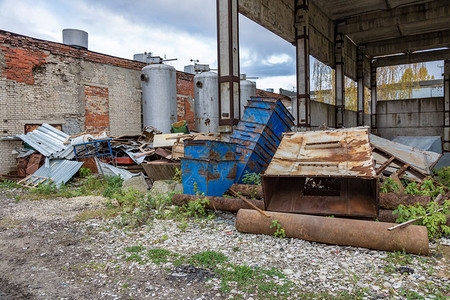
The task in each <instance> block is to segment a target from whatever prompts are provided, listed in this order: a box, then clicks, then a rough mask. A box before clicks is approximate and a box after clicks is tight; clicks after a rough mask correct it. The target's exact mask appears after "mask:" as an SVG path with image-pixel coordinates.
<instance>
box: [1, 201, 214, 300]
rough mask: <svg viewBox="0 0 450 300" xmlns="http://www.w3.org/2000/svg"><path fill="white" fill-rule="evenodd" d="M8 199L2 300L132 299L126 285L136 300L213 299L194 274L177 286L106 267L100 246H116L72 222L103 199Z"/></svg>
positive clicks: (154, 274) (155, 274)
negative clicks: (135, 292) (134, 293)
mask: <svg viewBox="0 0 450 300" xmlns="http://www.w3.org/2000/svg"><path fill="white" fill-rule="evenodd" d="M8 196H9V197H8ZM10 196H11V194H10V193H3V194H2V195H1V199H0V218H1V220H0V299H61V298H63V299H98V298H108V299H119V298H120V299H132V298H135V297H133V295H132V294H130V293H129V292H128V291H127V288H126V287H128V286H130V285H133V287H134V289H136V290H140V293H139V294H140V296H139V298H149V299H171V298H176V299H180V298H185V299H189V298H190V299H194V298H195V299H198V298H201V297H204V298H211V297H212V296H214V297H215V294H214V295H210V293H211V290H210V289H208V288H205V286H204V285H203V284H202V282H201V281H199V280H196V279H197V278H196V274H193V275H192V276H190V280H189V279H188V280H178V279H177V277H174V276H169V275H168V273H167V272H165V271H161V270H159V269H158V270H154V269H151V268H142V269H141V270H139V271H137V270H136V268H127V266H126V265H125V266H124V267H120V268H111V267H110V266H109V265H108V264H107V263H105V262H104V259H105V255H108V253H105V251H102V249H101V247H102V246H101V245H102V244H106V245H111V244H113V243H115V241H114V240H110V239H109V238H108V235H107V234H106V235H105V234H102V231H99V230H97V229H96V226H95V224H94V225H92V224H86V223H83V222H77V221H75V218H76V216H77V215H78V214H79V213H80V212H81V211H85V210H92V209H96V208H101V207H103V203H104V198H102V197H94V196H88V197H76V198H71V199H45V200H33V201H30V200H21V201H19V202H18V203H16V200H15V199H14V198H11V197H10ZM115 238H116V237H115ZM125 238H128V237H125ZM131 238H132V236H131ZM97 258H98V259H97ZM97 261H98V262H97ZM107 261H108V257H106V262H107ZM194 271H195V270H194ZM194 273H198V272H194ZM188 277H189V276H188ZM219 298H220V297H219Z"/></svg>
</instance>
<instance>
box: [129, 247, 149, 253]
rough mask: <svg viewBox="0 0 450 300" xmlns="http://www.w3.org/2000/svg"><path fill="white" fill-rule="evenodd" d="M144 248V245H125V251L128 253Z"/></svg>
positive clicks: (140, 250) (137, 251)
mask: <svg viewBox="0 0 450 300" xmlns="http://www.w3.org/2000/svg"><path fill="white" fill-rule="evenodd" d="M144 250H145V247H143V246H141V245H137V246H130V247H126V248H125V251H126V252H130V253H139V252H142V251H144Z"/></svg>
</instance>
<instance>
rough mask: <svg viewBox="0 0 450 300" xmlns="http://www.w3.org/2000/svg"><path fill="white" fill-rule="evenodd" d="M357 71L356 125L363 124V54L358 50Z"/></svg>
mask: <svg viewBox="0 0 450 300" xmlns="http://www.w3.org/2000/svg"><path fill="white" fill-rule="evenodd" d="M356 68H357V70H356V73H357V84H358V90H357V113H358V114H357V121H356V123H357V125H358V126H364V54H362V53H361V52H360V51H359V50H358V61H357V64H356Z"/></svg>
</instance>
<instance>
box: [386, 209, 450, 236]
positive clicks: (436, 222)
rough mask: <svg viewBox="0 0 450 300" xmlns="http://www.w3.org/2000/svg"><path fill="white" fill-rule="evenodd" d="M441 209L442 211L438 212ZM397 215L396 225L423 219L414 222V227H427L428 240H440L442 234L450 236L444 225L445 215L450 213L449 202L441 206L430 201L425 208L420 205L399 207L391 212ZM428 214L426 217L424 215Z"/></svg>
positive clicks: (448, 228) (449, 230)
mask: <svg viewBox="0 0 450 300" xmlns="http://www.w3.org/2000/svg"><path fill="white" fill-rule="evenodd" d="M440 208H442V211H438V210H439V209H440ZM392 213H393V214H398V218H397V220H396V222H397V223H403V222H406V221H409V220H413V219H417V218H419V217H423V218H422V219H420V220H419V221H417V222H415V223H414V224H416V225H423V226H426V227H427V230H428V237H429V238H430V239H433V238H440V237H441V236H442V235H443V234H450V227H449V226H447V225H445V224H446V222H447V216H446V215H447V214H449V213H450V201H449V200H445V201H444V203H443V204H442V206H439V204H437V203H436V202H434V201H432V202H430V203H428V204H427V205H426V206H425V207H424V206H422V205H420V204H418V203H417V204H415V205H409V206H404V205H402V204H401V205H399V206H398V208H397V209H396V210H394V211H393V212H392ZM428 213H429V214H430V215H429V216H426V214H428Z"/></svg>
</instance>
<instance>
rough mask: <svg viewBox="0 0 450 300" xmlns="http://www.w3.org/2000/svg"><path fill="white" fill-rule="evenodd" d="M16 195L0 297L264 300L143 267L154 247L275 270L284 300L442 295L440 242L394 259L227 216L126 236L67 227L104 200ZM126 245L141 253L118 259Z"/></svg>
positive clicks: (6, 204)
mask: <svg viewBox="0 0 450 300" xmlns="http://www.w3.org/2000/svg"><path fill="white" fill-rule="evenodd" d="M21 193H24V192H22V191H21V190H20V189H9V190H8V189H1V190H0V240H1V242H0V299H59V298H65V299H227V298H244V299H252V298H253V299H258V298H266V297H267V295H265V296H263V294H261V293H258V292H255V291H254V290H252V289H245V288H242V287H240V286H237V285H233V284H231V285H230V289H229V290H227V291H223V290H221V289H220V288H221V279H220V278H219V276H218V274H216V273H217V272H216V271H215V269H208V268H202V267H198V266H193V265H191V264H189V263H186V262H183V263H182V264H176V262H174V261H173V260H170V259H169V260H168V261H162V262H160V263H157V262H155V261H152V260H151V259H148V258H147V256H146V255H144V253H146V251H148V250H151V249H155V248H161V249H166V250H169V251H171V253H177V254H180V255H183V256H185V257H190V256H192V255H194V254H196V253H199V252H201V251H206V250H213V251H216V252H221V253H223V254H224V255H225V256H226V257H228V259H229V260H228V262H227V263H228V264H229V265H228V264H226V263H223V264H221V265H219V266H221V267H223V268H224V269H227V268H228V270H231V267H230V266H232V265H240V266H251V267H254V268H264V269H270V268H276V269H277V270H279V271H281V272H282V273H283V274H284V275H285V276H286V278H283V276H276V275H274V276H273V278H272V281H273V282H274V283H275V284H277V285H279V286H280V285H282V284H283V283H287V282H289V283H290V284H291V285H289V288H288V289H289V292H290V295H289V296H287V298H291V299H298V298H301V297H305V298H329V299H334V298H338V297H341V298H352V297H353V298H367V299H377V298H387V299H406V298H407V296H409V297H410V298H413V299H417V298H421V297H423V298H428V299H436V298H442V299H445V297H446V296H447V297H448V296H449V293H450V291H449V274H450V269H449V260H450V246H449V245H450V243H449V241H448V240H446V239H442V240H441V241H440V243H435V244H431V245H430V246H431V247H432V249H434V250H433V253H432V255H430V256H428V257H420V256H414V255H401V254H397V255H394V254H392V253H388V252H384V251H372V250H368V249H362V248H354V247H341V246H333V245H324V244H318V243H311V242H307V241H303V240H297V239H279V238H275V237H273V236H263V235H255V234H242V233H239V232H237V231H236V229H235V228H234V220H235V217H234V215H233V214H230V213H223V212H218V213H217V214H216V218H215V219H214V220H211V221H206V220H202V221H191V222H188V223H187V224H185V226H183V224H182V223H180V222H178V221H174V220H154V221H153V222H152V223H151V224H150V225H148V226H143V227H141V228H138V229H125V228H120V227H118V226H116V224H117V222H116V220H115V219H108V220H102V219H93V220H88V221H85V222H80V221H76V216H77V215H79V214H80V212H83V211H86V210H93V209H99V208H103V207H104V204H105V202H106V199H105V198H102V197H94V196H86V197H76V198H71V199H43V200H20V201H16V198H17V197H16V196H17V195H20V194H21ZM184 227H185V228H184ZM131 246H141V248H140V249H139V250H137V251H136V252H133V251H131V252H130V251H127V247H131ZM144 248H145V250H143V249H144ZM128 249H129V248H128ZM133 255H134V256H133ZM133 257H134V259H133ZM127 258H128V259H127ZM141 258H142V260H141ZM399 268H401V269H399ZM407 273H410V274H407ZM210 278H212V279H210ZM272 288H273V287H272ZM270 293H271V294H272V295H273V297H274V298H280V297H281V296H280V294H276V293H275V292H273V291H270Z"/></svg>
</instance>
